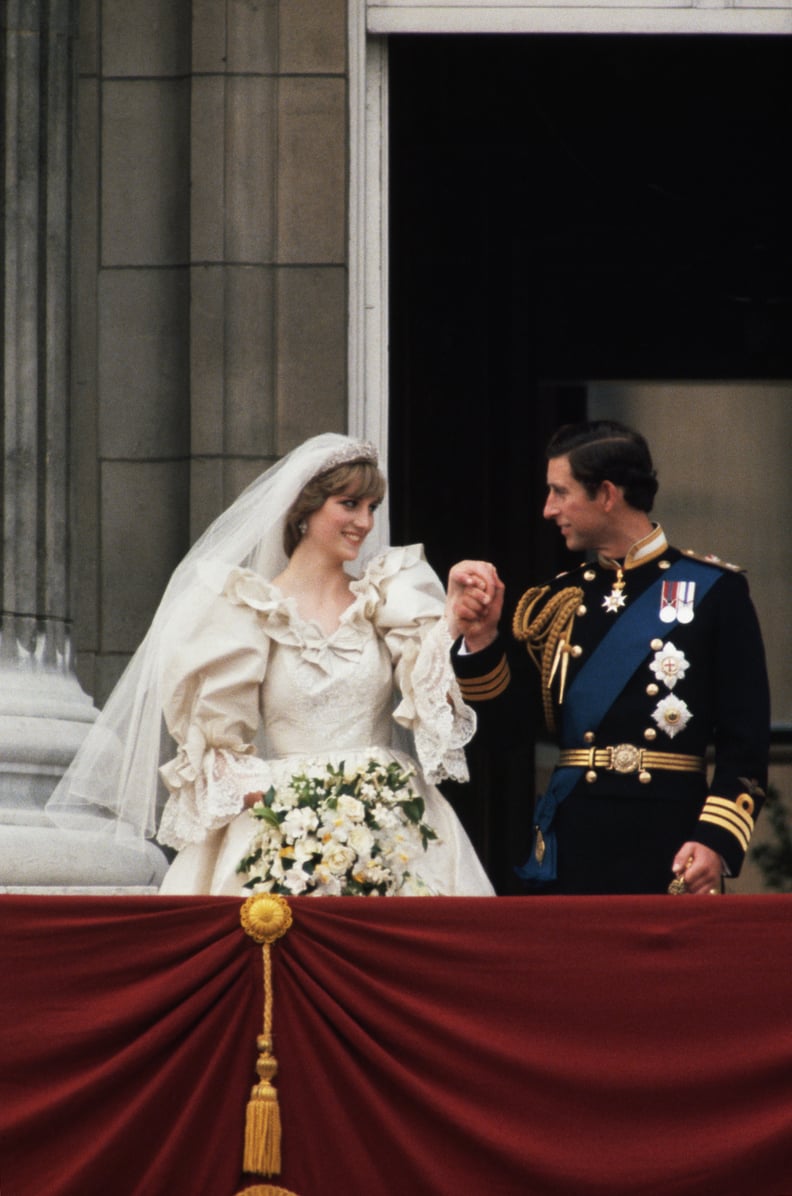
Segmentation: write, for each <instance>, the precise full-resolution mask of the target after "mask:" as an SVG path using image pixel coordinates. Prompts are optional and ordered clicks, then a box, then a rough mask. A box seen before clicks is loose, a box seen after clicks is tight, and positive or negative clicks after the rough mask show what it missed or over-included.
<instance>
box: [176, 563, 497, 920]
mask: <svg viewBox="0 0 792 1196" xmlns="http://www.w3.org/2000/svg"><path fill="white" fill-rule="evenodd" d="M351 588H352V591H353V593H354V601H353V603H352V605H351V606H349V607H348V608H347V610H346V611H345V612H344V614H343V616H342V618H341V621H340V624H339V626H338V628H337V629H336V630H335V631H334V632H333V634H332V635H329V636H328V635H326V634H325V633H324V632H323V631H322V629H321V628H320V627H319V626H318V625H317V624H316V623H314V622H309V621H305V620H303V619H302V618H301V617H300V615H299V613H298V610H297V607H296V605H295V602H294V600H293V599H291V598H285V597H284V596H283V595H282V594H281V593H280V591H279V590H278V589H277V588H276V587H275V586H273V585H272V584H270V583H269V582H267V581H265V580H264V579H263V578H262V577H260V576H259V575H258V574H256V573H253V572H252V571H250V570H249V569H241V568H235V569H233V570H232V571H231V572H230V573H229V575H228V578H227V580H226V583H225V586H224V588H223V593H222V594H221V595H219V597H218V599H217V601H216V602H215V604H214V606H213V607H212V609H211V610H210V611H209V612H208V614H207V616H206V617H205V619H204V620H203V622H202V624H201V625H200V626H199V627H198V628H197V629H196V632H195V634H192V635H190V636H189V638H188V639H187V640H186V641H185V642H183V643H182V645H181V646H180V647H179V648H178V650H177V651H176V653H175V654H174V655H173V657H172V658H171V659H170V660H169V662H168V664H167V667H166V671H165V679H164V680H165V700H164V713H165V719H166V722H167V725H168V729H169V731H170V733H171V735H172V736H173V738H174V739H175V740H176V743H177V745H178V753H177V755H176V757H175V759H173V760H171V761H170V762H169V763H168V764H166V765H165V766H164V767H163V768H162V770H161V772H162V776H163V779H164V781H165V784H166V786H167V788H168V789H169V791H170V796H169V798H168V801H167V803H166V806H165V809H164V811H163V816H162V820H161V823H160V828H159V832H158V838H159V840H160V842H162V843H164V844H167V845H169V846H172V847H175V848H176V849H177V850H178V855H177V856H176V858H175V859H174V861H173V863H172V865H171V867H170V869H169V871H168V873H167V875H166V877H165V880H164V882H163V884H162V887H161V890H160V891H161V892H162V893H196V894H197V893H210V894H216V895H221V894H223V895H229V896H244V895H246V894H247V892H248V890H245V889H244V888H243V887H242V885H243V881H244V879H245V878H244V876H241V875H240V874H238V873H237V865H238V863H239V861H240V860H241V859H242V857H243V856H245V855H246V854H247V852H248V847H249V844H250V842H251V840H252V838H253V836H254V834H255V833H256V830H257V825H256V823H255V821H254V819H253V818H252V817H251V815H250V813H249V811H248V810H246V809H244V808H243V799H244V796H245V794H246V793H249V792H254V791H258V790H261V791H264V792H266V790H267V789H268V788H269V786H270V785H274V786H275V787H276V788H277V787H278V786H279V785H282V784H284V783H285V782H286V781H287V780H288V778H289V777H291V776H292V775H294V774H295V773H297V772H300V771H301V770H302V769H304V768H305V767H306V766H308V767H311V766H317V767H323V766H325V765H327V764H328V763H330V764H333V765H334V766H337V765H339V764H340V763H342V762H343V763H344V764H345V766H346V769H347V770H348V769H349V768H351V767H354V766H355V765H356V764H357V763H361V764H362V763H364V762H366V761H368V760H370V759H376V760H379V761H381V762H383V763H388V762H389V761H391V760H397V761H399V762H400V763H401V764H403V765H405V766H412V767H413V768H415V769H416V770H417V775H416V776H415V777H414V778H413V782H412V785H413V788H414V789H415V790H416V791H417V792H419V793H420V794H421V795H422V797H423V798H424V801H425V803H426V809H425V814H424V821H425V822H427V823H428V824H429V825H430V826H431V827H432V829H433V830H434V831H435V832H436V834H437V839H436V840H435V841H431V842H430V843H429V845H428V847H427V850H426V852H425V853H423V854H422V855H421V857H420V859H419V861H418V863H419V866H418V867H417V868H416V869H415V871H416V872H417V874H418V875H417V877H414V883H413V884H411V885H409V886H406V887H405V888H404V889H403V890H402V893H403V894H404V895H411V894H412V893H415V892H429V893H432V894H447V895H467V896H475V895H481V896H492V895H493V894H494V890H493V888H492V885H491V884H490V881H489V879H488V878H487V875H486V873H485V871H484V869H483V867H482V866H481V863H480V861H479V859H478V857H477V856H476V853H475V852H474V850H473V847H472V845H471V843H470V841H469V839H468V837H467V835H466V834H465V831H464V829H463V828H462V826H461V824H460V822H459V820H458V818H457V816H456V815H455V813H454V811H453V810H452V808H451V806H450V805H449V803H448V802H447V801H446V799H445V798H444V797H443V796H442V794H441V793H439V791H438V790H437V789H436V788H435V787H434V784H433V782H437V781H441V780H444V779H446V778H448V779H452V780H460V781H461V780H466V779H467V766H466V762H465V757H464V745H465V744H466V743H467V742H469V740H470V739H471V737H472V735H473V733H474V730H475V715H474V714H473V712H472V711H471V710H470V709H469V707H467V706H465V704H464V703H463V701H462V698H461V696H460V693H459V689H458V687H457V683H456V679H455V677H454V674H453V670H452V668H451V664H450V656H449V649H450V637H449V633H448V628H447V626H446V623H445V620H444V619H443V617H442V616H443V607H444V601H445V596H444V593H443V589H442V586H441V585H440V582H439V580H438V578H437V576H436V574H435V573H434V572H433V571H432V569H431V568H430V567H429V565H428V564H427V562H426V560H425V558H424V555H423V549H422V548H421V547H420V546H419V545H412V546H410V547H407V548H392V549H389V550H388V551H386V552H384V553H382V554H381V555H379V556H378V557H376V558H375V559H374V560H373V561H371V562H370V563H369V565H368V566H367V568H366V570H365V572H364V574H363V576H362V577H361V578H360V580H357V581H353V582H352V585H351ZM413 753H414V756H415V757H417V761H418V765H416V761H415V759H414V758H413Z"/></svg>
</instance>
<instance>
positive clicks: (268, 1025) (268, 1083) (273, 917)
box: [239, 893, 292, 1196]
mask: <svg viewBox="0 0 792 1196" xmlns="http://www.w3.org/2000/svg"><path fill="white" fill-rule="evenodd" d="M239 916H240V920H241V922H242V928H243V930H244V931H245V933H246V934H249V935H250V937H251V938H252V939H254V940H255V942H257V943H261V944H262V954H263V962H264V1030H263V1033H262V1034H259V1036H258V1038H257V1039H256V1046H257V1048H258V1052H259V1057H258V1061H257V1063H256V1074H257V1075H258V1077H259V1082H258V1084H254V1085H253V1088H252V1089H251V1092H250V1100H249V1101H248V1106H247V1115H246V1120H245V1150H244V1160H243V1165H242V1166H243V1170H244V1171H251V1172H253V1173H255V1174H256V1175H276V1174H277V1173H278V1172H279V1171H280V1167H281V1117H280V1105H279V1104H278V1093H277V1090H276V1089H275V1087H274V1085H273V1083H272V1081H273V1079H274V1077H275V1075H276V1074H277V1071H278V1062H277V1060H276V1059H275V1056H274V1055H273V1054H272V959H271V954H270V950H271V944H272V943H274V942H275V941H276V939H279V938H280V937H281V936H282V935H284V934H285V933H286V931H287V930H288V929H289V927H290V926H291V924H292V914H291V910H290V908H289V904H288V902H287V901H286V898H285V897H281V896H280V895H279V894H276V893H255V894H254V895H253V896H252V897H248V899H247V901H245V903H244V905H243V906H242V909H241V911H240V915H239ZM281 1191H285V1189H280V1188H273V1187H272V1186H271V1185H268V1184H264V1185H261V1184H259V1185H258V1186H257V1187H253V1188H248V1189H247V1194H248V1196H271V1194H274V1196H279V1193H280V1192H281ZM242 1196H245V1194H242ZM287 1196H290V1194H288V1193H287Z"/></svg>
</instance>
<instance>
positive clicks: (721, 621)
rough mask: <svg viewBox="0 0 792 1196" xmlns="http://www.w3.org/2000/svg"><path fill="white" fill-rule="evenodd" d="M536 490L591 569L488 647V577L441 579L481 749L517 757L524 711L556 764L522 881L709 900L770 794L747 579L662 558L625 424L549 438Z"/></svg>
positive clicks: (760, 659) (535, 592)
mask: <svg viewBox="0 0 792 1196" xmlns="http://www.w3.org/2000/svg"><path fill="white" fill-rule="evenodd" d="M547 490H548V496H547V501H546V503H545V507H544V517H545V518H546V519H551V520H553V521H554V522H555V524H556V526H557V527H558V529H559V531H560V533H561V535H562V536H563V537H564V540H565V542H566V545H567V547H568V548H569V549H571V550H572V551H574V552H581V553H585V554H586V558H587V559H586V561H585V562H584V563H583V564H581V565H580V566H578V568H576V569H573V570H571V571H570V572H569V573H565V574H562V575H561V576H559V577H556V578H554V579H553V580H551V581H549V582H547V583H546V584H544V585H541V586H537V587H534V588H533V589H530V590H528V591H527V593H526V594H524V595H523V597H522V598H521V599H520V601H519V603H518V605H517V609H516V611H515V613H514V618H513V638H511V639H509V640H508V641H506V640H504V638H503V637H502V636H501V635H500V633H499V631H498V623H499V620H500V616H501V613H502V607H503V586H502V583H501V582H500V580H499V578H498V576H497V572H496V570H495V569H494V567H493V566H491V565H487V564H482V563H481V562H469V561H464V562H461V563H460V564H458V565H455V566H454V567H453V568H452V570H451V573H450V575H449V608H450V611H451V614H452V624H453V625H454V629H455V630H456V632H457V633H458V634H459V639H458V640H457V643H456V644H455V647H454V651H453V660H454V667H455V670H456V672H457V675H458V677H459V678H460V683H461V687H462V692H463V694H464V696H465V699H466V701H468V702H469V703H470V704H471V705H472V706H474V707H475V709H476V711H477V714H478V717H479V725H480V728H481V734H483V735H485V736H487V737H488V739H489V740H490V742H492V743H493V744H495V745H498V746H500V747H502V748H508V747H509V746H510V745H511V744H515V745H516V744H517V743H519V742H520V740H521V739H522V740H524V739H525V736H526V733H528V734H531V731H530V730H529V727H530V725H531V723H532V721H533V720H532V711H533V710H534V709H535V708H536V698H537V695H538V698H539V699H540V701H541V708H542V711H543V717H544V721H545V724H546V726H547V729H548V731H550V732H552V733H553V734H554V735H555V736H556V737H557V739H558V743H559V747H560V754H559V758H558V762H557V764H556V767H555V770H554V772H553V775H552V778H551V782H550V784H549V786H548V789H547V791H546V792H545V794H543V795H542V796H541V797H540V798H539V799H538V801H537V804H536V810H535V815H534V823H535V825H534V832H533V841H532V843H531V845H530V850H529V854H528V856H527V858H526V860H525V862H524V863H523V864H522V866H521V867H520V868H519V869H518V872H519V874H520V875H521V876H522V877H523V879H524V880H525V882H526V884H527V885H528V886H529V887H531V888H534V889H536V890H537V891H539V892H548V893H572V894H583V893H603V894H604V893H665V892H668V891H671V892H677V893H679V892H682V893H684V892H687V893H692V894H704V895H706V894H717V893H720V892H721V891H722V884H723V878H724V877H725V876H736V875H737V874H738V873H739V871H740V867H741V865H742V862H743V859H744V856H745V853H746V851H747V848H748V844H749V841H750V838H751V834H752V831H753V828H754V823H755V820H756V817H757V816H758V814H759V811H760V809H761V806H762V803H763V801H764V790H765V788H766V784H767V763H768V750H769V726H770V711H769V693H768V683H767V672H766V666H765V656H764V648H763V644H762V637H761V633H760V630H759V625H758V621H757V618H756V613H755V611H754V608H753V605H752V603H751V599H750V596H749V592H748V585H747V582H746V580H745V577H744V575H743V574H742V572H741V571H740V570H739V569H737V568H736V567H735V566H732V565H726V564H724V563H723V562H721V561H719V560H717V559H716V558H713V557H705V558H702V557H698V556H695V555H694V554H693V553H692V552H684V553H683V552H680V551H679V550H678V549H676V548H672V547H670V546H669V544H668V541H667V540H666V537H665V534H664V532H663V529H662V528H661V527H660V525H659V524H657V523H654V522H652V520H651V519H650V517H649V513H650V511H651V509H652V505H653V500H654V496H655V493H656V491H657V479H656V476H655V472H654V468H653V465H652V459H651V455H650V452H649V448H648V445H647V443H646V441H645V439H644V438H643V436H641V435H640V433H638V432H636V431H634V430H632V429H630V428H627V427H625V426H624V425H622V424H618V423H615V422H613V421H605V420H600V421H593V422H588V423H582V424H577V425H567V426H565V427H563V428H561V429H559V431H558V432H557V433H556V434H555V436H554V437H553V438H552V440H551V442H550V444H549V446H548V449H547ZM515 640H516V641H517V643H518V644H522V645H524V648H517V645H516V644H515V642H514V641H515ZM526 652H527V658H526V655H525V653H526ZM526 724H528V726H527V725H526ZM708 749H714V767H713V769H712V775H711V777H710V779H709V781H708V780H707V762H706V757H707V752H708Z"/></svg>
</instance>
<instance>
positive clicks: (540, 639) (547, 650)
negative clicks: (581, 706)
mask: <svg viewBox="0 0 792 1196" xmlns="http://www.w3.org/2000/svg"><path fill="white" fill-rule="evenodd" d="M549 592H550V587H549V586H533V587H532V588H531V589H530V590H526V592H525V593H524V594H523V596H522V598H521V599H520V601H519V602H518V604H517V609H516V610H515V612H514V618H513V620H512V633H513V635H514V638H515V639H516V640H518V641H519V642H520V643H524V644H525V648H526V651H527V652H528V655H529V656H530V658H531V660H532V661H533V662H534V664H535V665H536V667H537V669H538V670H539V675H540V677H541V682H542V706H543V709H544V716H545V723H546V724H547V729H548V731H551V732H552V731H555V730H556V722H555V712H554V709H553V706H554V703H553V697H552V693H551V689H550V687H551V685H552V683H553V679H554V677H555V674H556V670H557V668H558V661H559V659H560V657H561V655H563V654H566V653H568V652H569V651H570V650H571V643H570V641H571V638H572V628H573V626H574V622H575V615H576V614H577V612H578V608H579V606H580V604H581V602H582V601H583V597H584V595H583V590H582V589H580V587H579V586H567V587H566V588H565V589H563V590H559V591H558V593H557V594H554V595H553V597H552V598H551V599H550V600H549V601H548V602H546V603H545V604H544V606H543V607H542V609H541V610H540V611H539V614H538V615H537V616H536V617H535V618H532V616H533V612H534V609H535V607H536V606H537V604H538V603H539V602H541V601H542V599H543V598H544V597H545V596H546V595H547V594H548V593H549ZM565 678H566V659H564V661H563V663H562V667H561V680H560V687H559V704H560V702H561V701H563V696H564V693H563V691H564V681H565Z"/></svg>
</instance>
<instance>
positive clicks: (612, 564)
mask: <svg viewBox="0 0 792 1196" xmlns="http://www.w3.org/2000/svg"><path fill="white" fill-rule="evenodd" d="M667 548H668V540H666V537H665V532H664V531H663V529H662V527H661V526H660V524H659V523H653V524H652V530H651V531H650V532H648V533H647V535H645V536H642V537H641V539H640V540H636V541H635V543H634V544H633V545H632V546H631V547H630V548H629V550H628V552H627V554H626V556H625V558H624V562H621V561H614V560H613V559H612V558H611V557H608V556H603V554H602V553H600V554H599V556H598V557H597V560H598V561H599V563H600V565H602V567H603V568H604V569H624V570H627V569H637V568H638V566H639V565H646V564H648V563H649V561H654V560H656V559H657V557H659V556H662V555H663V553H664V552H665V551H666V549H667Z"/></svg>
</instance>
